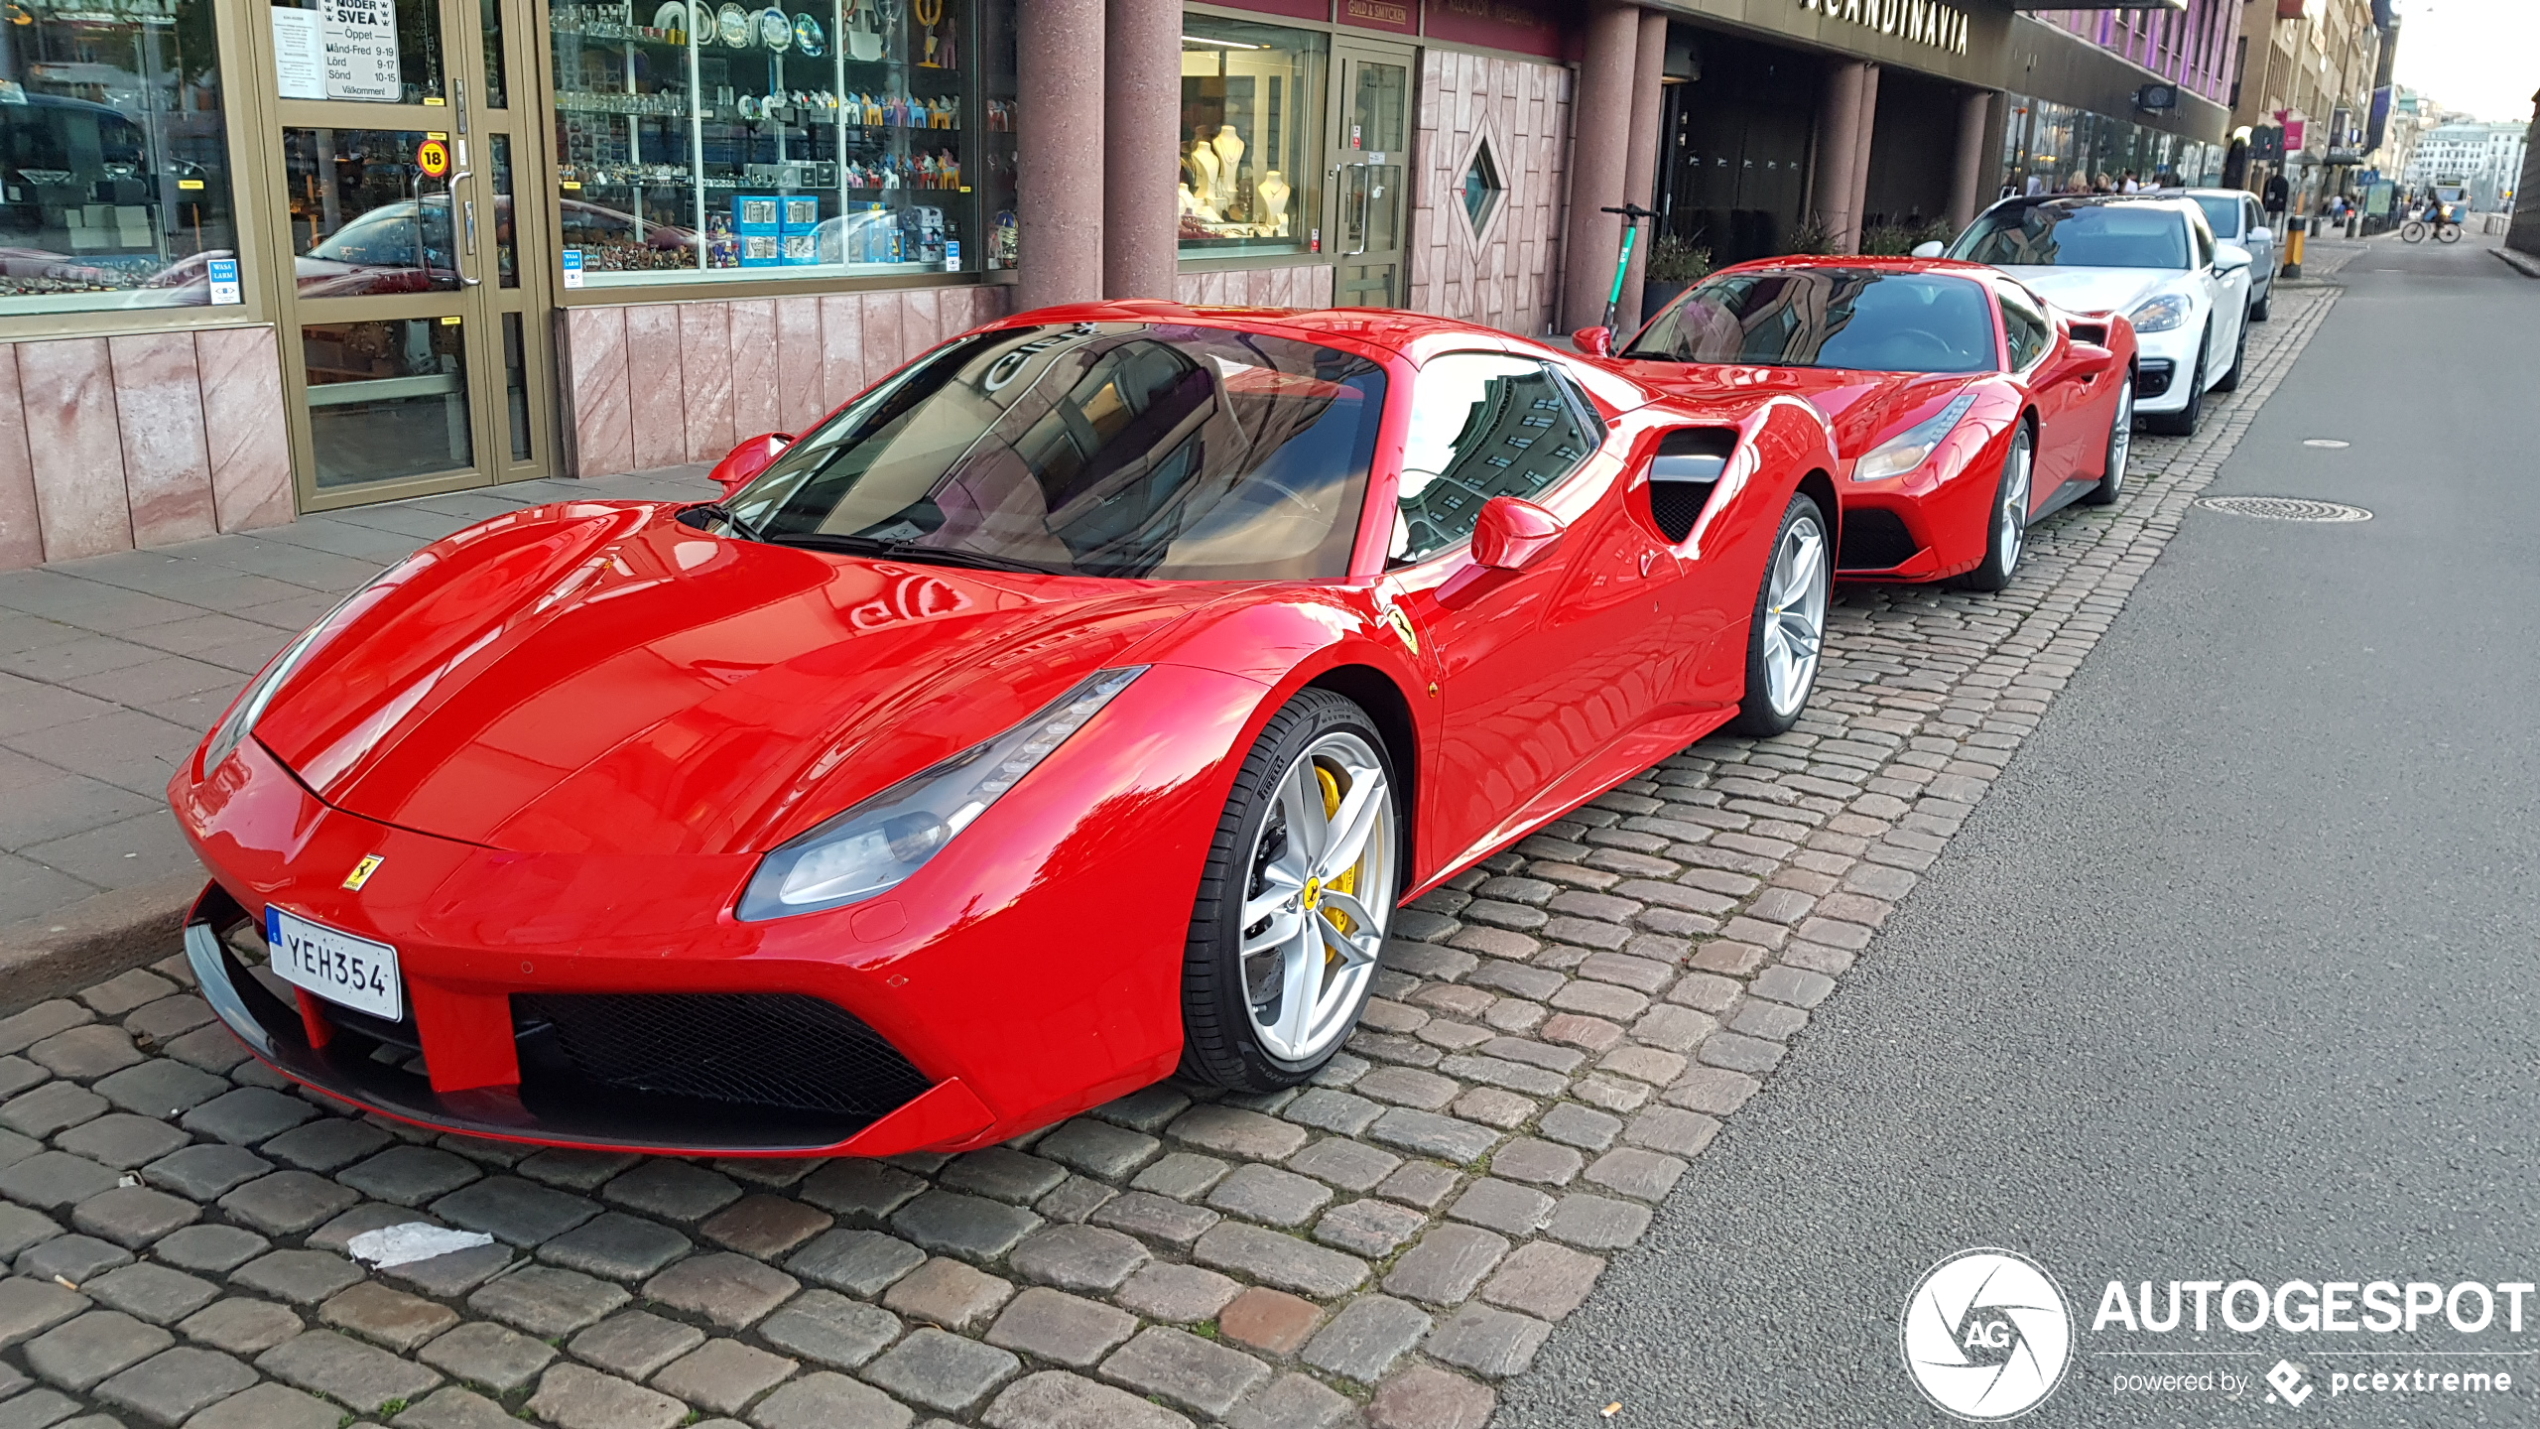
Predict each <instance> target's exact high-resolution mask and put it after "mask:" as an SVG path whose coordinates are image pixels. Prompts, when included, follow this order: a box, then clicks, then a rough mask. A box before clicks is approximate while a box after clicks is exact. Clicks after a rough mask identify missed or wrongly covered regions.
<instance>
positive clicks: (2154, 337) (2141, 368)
mask: <svg viewBox="0 0 2540 1429" xmlns="http://www.w3.org/2000/svg"><path fill="white" fill-rule="evenodd" d="M2203 347H2204V329H2203V328H2202V327H2199V326H2188V327H2182V328H2178V329H2176V330H2174V331H2170V332H2156V333H2151V334H2149V335H2144V334H2138V335H2137V336H2136V353H2137V358H2136V368H2135V370H2136V372H2137V374H2138V377H2137V380H2136V383H2135V388H2134V410H2135V411H2136V412H2137V413H2143V412H2176V411H2181V410H2184V409H2185V408H2186V406H2187V402H2188V398H2189V397H2190V396H2191V395H2193V393H2192V392H2191V390H2190V388H2189V385H2188V384H2189V375H2190V374H2191V373H2193V372H2194V371H2195V370H2196V356H2197V354H2198V352H2200V351H2201V350H2202V349H2203ZM2155 389H2158V390H2155Z"/></svg>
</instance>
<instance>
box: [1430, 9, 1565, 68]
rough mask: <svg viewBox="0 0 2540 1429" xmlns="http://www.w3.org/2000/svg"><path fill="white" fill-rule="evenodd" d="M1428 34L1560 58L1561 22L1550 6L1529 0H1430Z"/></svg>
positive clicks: (1460, 43) (1458, 42) (1487, 47)
mask: <svg viewBox="0 0 2540 1429" xmlns="http://www.w3.org/2000/svg"><path fill="white" fill-rule="evenodd" d="M1428 7H1429V16H1428V27H1427V33H1428V35H1429V37H1430V38H1431V39H1436V40H1451V41H1453V42H1454V43H1456V44H1459V45H1474V46H1478V47H1480V48H1483V49H1493V50H1513V51H1515V52H1516V53H1518V54H1521V55H1542V56H1544V57H1546V58H1548V59H1558V58H1560V57H1561V54H1562V36H1561V24H1560V22H1559V21H1558V20H1556V19H1554V18H1552V16H1551V15H1550V14H1548V13H1546V11H1547V8H1548V7H1547V6H1545V5H1543V4H1541V3H1530V0H1428Z"/></svg>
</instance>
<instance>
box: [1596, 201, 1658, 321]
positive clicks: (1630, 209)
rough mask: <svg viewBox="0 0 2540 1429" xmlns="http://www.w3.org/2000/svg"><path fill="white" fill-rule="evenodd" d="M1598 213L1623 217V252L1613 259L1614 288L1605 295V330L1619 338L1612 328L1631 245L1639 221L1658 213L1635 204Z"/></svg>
mask: <svg viewBox="0 0 2540 1429" xmlns="http://www.w3.org/2000/svg"><path fill="white" fill-rule="evenodd" d="M1598 212H1600V213H1619V214H1621V215H1622V216H1623V251H1622V253H1621V254H1620V255H1619V256H1617V257H1616V258H1615V259H1614V286H1613V287H1612V288H1610V289H1608V290H1606V294H1605V330H1606V331H1607V332H1610V333H1613V334H1615V335H1616V336H1617V337H1619V336H1621V335H1622V330H1621V329H1620V328H1617V327H1615V326H1614V319H1615V316H1616V312H1617V310H1618V309H1620V308H1621V307H1622V305H1623V278H1624V275H1625V274H1627V273H1629V272H1630V271H1631V267H1632V244H1633V243H1634V242H1635V241H1637V240H1638V239H1639V237H1640V221H1641V220H1642V219H1644V218H1656V217H1657V216H1658V211H1657V210H1656V209H1649V208H1642V207H1641V206H1640V205H1639V204H1636V203H1627V204H1624V205H1623V206H1622V207H1621V208H1606V209H1599V210H1598ZM1632 327H1633V329H1634V330H1635V331H1637V330H1638V329H1639V327H1640V324H1639V323H1637V322H1635V323H1633V324H1632Z"/></svg>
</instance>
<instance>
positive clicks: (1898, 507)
mask: <svg viewBox="0 0 2540 1429" xmlns="http://www.w3.org/2000/svg"><path fill="white" fill-rule="evenodd" d="M2004 454H2005V450H2004V446H2003V443H2002V439H2001V438H2000V437H1999V436H1997V437H1995V438H1992V439H1988V440H1987V441H1986V442H1985V443H1984V445H1983V447H1982V448H1981V449H1980V450H1978V451H1977V452H1976V453H1975V455H1974V456H1973V457H1971V458H1969V459H1967V460H1966V461H1965V462H1963V463H1962V464H1959V465H1958V466H1957V467H1956V469H1955V471H1954V472H1953V474H1952V475H1950V476H1948V477H1945V478H1942V477H1936V476H1934V475H1933V474H1932V467H1931V465H1930V464H1926V465H1925V466H1924V467H1923V468H1922V469H1920V470H1917V471H1914V472H1911V473H1908V474H1907V475H1904V476H1900V477H1891V478H1889V479H1887V480H1885V481H1872V482H1861V483H1858V484H1855V483H1853V482H1852V481H1851V480H1850V479H1849V477H1848V475H1847V477H1846V480H1845V482H1844V490H1843V492H1842V501H1843V545H1842V548H1841V550H1840V552H1839V553H1838V554H1837V556H1836V558H1835V575H1836V576H1837V577H1838V578H1839V579H1843V580H1869V581H1934V580H1943V579H1946V578H1947V577H1950V576H1954V575H1957V574H1958V573H1960V572H1962V571H1968V570H1973V569H1974V568H1975V567H1976V564H1977V563H1978V562H1980V561H1982V560H1983V559H1984V552H1985V543H1986V542H1987V541H1988V540H1989V539H1990V538H1991V536H1992V528H1991V524H1990V523H1991V521H1992V519H1993V495H1994V490H1995V487H1996V483H1997V481H1998V478H1999V477H2000V475H2001V471H2002V461H2003V457H2004Z"/></svg>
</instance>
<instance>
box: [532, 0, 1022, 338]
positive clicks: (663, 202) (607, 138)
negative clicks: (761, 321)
mask: <svg viewBox="0 0 2540 1429" xmlns="http://www.w3.org/2000/svg"><path fill="white" fill-rule="evenodd" d="M550 14H551V26H552V29H553V31H554V41H555V57H556V150H557V169H556V182H557V186H558V189H559V193H558V198H559V200H560V203H559V207H560V208H561V210H562V213H563V218H564V269H565V285H566V286H567V287H577V286H579V287H611V286H621V285H627V284H642V283H659V282H665V281H675V282H694V281H699V280H706V281H729V280H742V281H746V280H750V279H757V278H774V277H815V276H827V277H835V276H848V275H865V274H882V273H919V272H960V271H965V270H974V269H977V268H979V267H981V266H982V261H983V258H984V257H985V255H984V253H983V252H982V249H983V247H984V246H985V245H983V244H981V243H980V242H978V241H977V240H976V238H975V237H974V235H975V234H977V233H978V232H979V230H980V227H981V225H980V223H979V209H980V204H979V199H978V195H977V194H975V193H974V191H973V190H974V181H975V180H976V179H977V177H978V175H977V173H976V172H974V168H975V166H976V165H977V164H978V158H977V150H976V147H975V146H974V144H973V143H972V142H971V140H972V138H973V136H974V135H975V134H976V133H978V132H980V131H981V130H982V129H983V128H995V129H997V130H998V131H999V132H1001V133H1010V132H1011V130H1012V127H1013V124H1012V121H1013V110H1012V106H1011V105H1010V104H1003V103H1000V104H998V105H995V106H993V107H991V106H990V105H988V104H987V103H986V102H985V99H984V97H983V96H982V95H981V94H980V92H979V86H978V85H977V83H976V82H975V80H974V78H973V76H974V74H975V71H974V70H973V69H972V68H970V62H971V59H972V56H971V54H970V44H969V41H970V40H971V38H972V34H971V29H972V26H971V25H970V24H969V23H968V21H969V18H970V6H969V5H968V4H967V3H966V0H816V3H808V4H805V5H804V6H803V7H802V8H800V9H795V10H786V9H781V8H777V7H774V6H770V7H767V8H765V9H758V10H750V9H745V8H743V7H742V6H741V5H738V4H734V3H730V0H724V3H722V4H719V5H718V4H713V3H709V2H708V0H633V3H631V4H629V3H614V4H608V3H603V4H590V5H570V4H568V5H558V6H556V7H554V9H553V10H552V11H551V12H550ZM1006 152H1007V154H1008V156H1009V161H1010V157H1011V145H1010V144H1008V145H1007V146H1006ZM1009 207H1010V205H1009Z"/></svg>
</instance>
